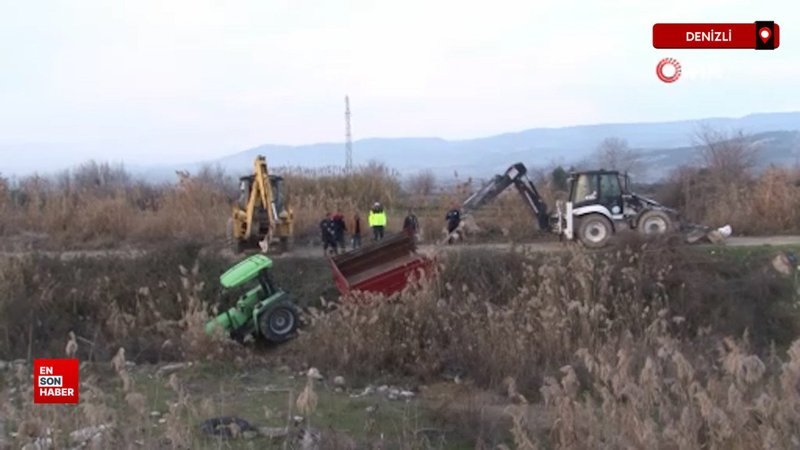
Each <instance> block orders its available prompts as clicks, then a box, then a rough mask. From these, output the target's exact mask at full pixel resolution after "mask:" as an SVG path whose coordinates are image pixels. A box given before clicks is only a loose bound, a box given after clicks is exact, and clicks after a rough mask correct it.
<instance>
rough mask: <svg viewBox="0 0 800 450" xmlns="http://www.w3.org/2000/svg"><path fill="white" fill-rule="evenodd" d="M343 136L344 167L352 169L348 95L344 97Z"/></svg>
mask: <svg viewBox="0 0 800 450" xmlns="http://www.w3.org/2000/svg"><path fill="white" fill-rule="evenodd" d="M344 127H345V129H344V136H345V144H344V145H345V156H344V158H345V160H344V168H345V170H346V171H347V172H350V171H351V170H353V135H352V133H350V97H349V96H347V95H345V97H344Z"/></svg>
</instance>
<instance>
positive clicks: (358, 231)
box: [353, 217, 361, 236]
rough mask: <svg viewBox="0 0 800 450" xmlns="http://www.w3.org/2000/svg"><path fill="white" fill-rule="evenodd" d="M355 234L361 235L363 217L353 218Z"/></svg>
mask: <svg viewBox="0 0 800 450" xmlns="http://www.w3.org/2000/svg"><path fill="white" fill-rule="evenodd" d="M353 234H356V235H359V236H360V235H361V217H354V218H353Z"/></svg>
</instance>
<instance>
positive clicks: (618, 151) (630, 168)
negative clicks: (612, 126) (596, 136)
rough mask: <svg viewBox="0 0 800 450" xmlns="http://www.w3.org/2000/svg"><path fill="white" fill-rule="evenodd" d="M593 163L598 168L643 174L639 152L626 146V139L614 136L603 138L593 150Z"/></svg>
mask: <svg viewBox="0 0 800 450" xmlns="http://www.w3.org/2000/svg"><path fill="white" fill-rule="evenodd" d="M593 156H594V157H593V158H592V159H594V161H595V163H596V164H598V165H599V168H602V169H609V170H618V171H620V172H628V173H631V174H634V175H638V176H641V175H643V174H644V164H642V161H641V158H640V157H639V154H638V153H637V152H636V151H635V150H632V149H631V148H630V146H628V141H626V140H625V139H620V138H616V137H609V138H605V139H603V141H602V142H600V145H598V146H597V150H595V152H594V155H593Z"/></svg>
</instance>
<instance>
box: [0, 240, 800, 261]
mask: <svg viewBox="0 0 800 450" xmlns="http://www.w3.org/2000/svg"><path fill="white" fill-rule="evenodd" d="M565 245H566V244H564V243H561V242H558V241H543V242H532V243H524V244H516V247H517V248H522V249H525V250H529V251H533V252H554V251H559V250H562V249H564V248H565ZM698 245H706V246H711V245H713V244H698ZM721 245H723V246H727V247H758V246H762V245H769V246H785V245H797V246H800V236H752V237H730V238H728V239H727V240H726V241H725V243H724V244H721ZM511 247H512V244H505V243H460V244H456V245H433V244H422V245H420V247H419V248H420V251H422V252H425V253H430V252H435V251H436V250H444V251H458V250H459V249H463V248H471V249H486V250H506V249H510V248H511ZM33 253H34V251H0V258H2V257H6V258H8V257H15V256H16V257H19V256H24V255H28V254H33ZM36 253H38V254H40V255H45V256H49V257H52V258H59V259H61V260H64V261H68V260H71V259H76V258H103V257H106V258H108V257H112V258H136V257H139V256H142V255H144V254H145V253H147V251H146V250H140V249H109V250H65V251H39V252H36ZM227 253H230V252H227ZM319 256H323V252H322V248H321V247H308V246H305V247H297V248H295V249H294V250H293V251H292V252H291V253H289V254H287V255H276V256H275V257H276V258H283V257H298V258H315V257H319ZM230 258H231V259H235V258H236V257H235V256H234V255H233V254H232V253H230Z"/></svg>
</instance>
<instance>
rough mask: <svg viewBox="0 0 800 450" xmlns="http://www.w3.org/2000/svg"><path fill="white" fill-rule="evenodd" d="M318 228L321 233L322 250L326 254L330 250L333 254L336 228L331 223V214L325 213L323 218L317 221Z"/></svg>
mask: <svg viewBox="0 0 800 450" xmlns="http://www.w3.org/2000/svg"><path fill="white" fill-rule="evenodd" d="M319 230H320V233H321V234H322V236H321V237H322V250H323V251H324V252H325V254H326V255H327V254H328V253H329V249H330V251H331V252H332V253H333V254H334V255H335V254H336V253H337V252H336V230H335V228H334V225H333V215H332V214H331V213H327V214H326V215H325V218H324V219H322V221H321V222H320V223H319Z"/></svg>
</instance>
